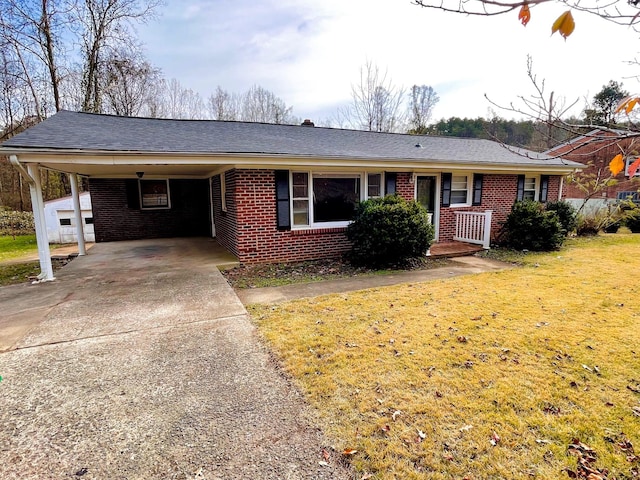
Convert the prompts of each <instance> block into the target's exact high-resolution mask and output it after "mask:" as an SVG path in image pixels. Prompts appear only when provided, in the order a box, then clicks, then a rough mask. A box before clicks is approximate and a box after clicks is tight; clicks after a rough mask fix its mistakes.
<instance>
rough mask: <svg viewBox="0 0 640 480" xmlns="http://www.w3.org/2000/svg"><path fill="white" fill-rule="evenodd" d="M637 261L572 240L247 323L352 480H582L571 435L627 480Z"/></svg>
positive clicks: (636, 420)
mask: <svg viewBox="0 0 640 480" xmlns="http://www.w3.org/2000/svg"><path fill="white" fill-rule="evenodd" d="M638 252H640V235H629V234H627V235H619V234H618V235H603V236H598V237H595V238H580V239H573V240H570V241H569V242H568V243H567V245H566V247H565V248H563V249H562V250H560V251H558V252H552V253H531V254H527V255H521V257H519V263H520V264H521V265H522V266H521V267H520V268H515V269H512V270H506V271H502V272H493V273H485V274H479V275H471V276H466V277H457V278H452V279H446V280H438V281H433V282H427V283H416V284H409V285H398V286H394V287H387V288H378V289H371V290H365V291H360V292H353V293H346V294H338V295H330V296H324V297H318V298H313V299H306V300H299V301H295V302H290V303H285V304H280V305H277V306H268V307H259V306H254V307H251V308H250V311H251V314H252V316H253V318H254V320H255V322H256V324H257V325H258V328H259V330H260V331H261V333H262V334H263V335H264V337H265V339H266V340H267V342H268V343H269V345H270V346H271V348H272V350H273V351H274V352H275V354H276V356H277V357H279V358H280V361H281V363H282V366H283V368H284V369H285V370H286V372H288V373H289V374H290V375H291V376H292V378H293V379H294V381H295V382H296V383H297V385H298V386H299V387H300V389H301V390H302V391H303V393H304V394H305V396H306V398H307V400H308V401H309V402H310V403H311V404H312V405H313V406H314V407H315V408H316V409H317V411H318V414H319V417H320V419H321V422H322V425H321V426H322V428H323V429H324V430H325V432H326V433H327V435H328V436H329V437H330V439H331V441H332V444H333V445H334V446H335V447H336V448H337V449H339V450H340V451H342V450H343V449H356V450H357V451H358V453H356V454H355V455H352V456H350V457H349V459H350V461H351V462H352V464H353V466H354V467H355V469H356V472H357V478H363V477H365V478H377V479H400V478H402V479H463V478H468V479H474V480H479V479H530V478H536V479H557V478H569V475H568V473H567V470H569V471H571V472H572V473H574V474H575V475H576V476H575V477H574V478H585V479H586V478H587V476H586V475H584V476H578V474H579V473H580V472H577V468H578V467H577V459H576V457H575V455H573V454H570V453H568V452H569V446H570V444H571V443H572V442H573V441H574V439H578V440H579V441H581V442H583V443H585V444H587V445H588V446H589V447H591V448H593V449H594V450H595V452H596V459H595V463H593V464H592V465H591V468H593V469H594V470H599V471H603V470H605V469H606V470H608V471H609V474H608V476H606V477H607V478H617V479H618V480H620V479H630V478H637V474H638V471H639V470H640V459H639V458H638V457H635V456H634V455H633V454H632V453H633V451H632V450H631V451H629V449H628V448H627V447H625V445H628V444H627V443H626V442H627V441H628V442H630V444H631V445H635V446H636V448H638V449H640V393H638V392H640V373H639V372H640V296H639V295H638V289H639V287H638V283H637V278H638V271H640V257H639V256H638ZM396 412H399V413H396ZM394 413H395V415H394ZM494 434H495V435H494ZM492 440H494V443H495V445H494V444H492V442H491V441H492ZM368 475H371V477H369V476H368ZM604 477H605V476H603V477H596V476H593V477H590V478H604Z"/></svg>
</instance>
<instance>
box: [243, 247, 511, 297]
mask: <svg viewBox="0 0 640 480" xmlns="http://www.w3.org/2000/svg"><path fill="white" fill-rule="evenodd" d="M450 261H451V262H452V263H451V265H448V266H445V267H440V268H434V269H431V270H415V271H409V272H399V273H393V274H388V275H370V276H358V277H352V278H341V279H337V280H328V281H324V282H312V283H303V284H294V285H285V286H282V287H266V288H254V289H251V288H246V289H238V290H236V293H237V295H238V297H239V298H240V300H241V301H242V303H244V304H245V305H251V304H254V303H261V304H272V303H279V302H286V301H289V300H295V299H298V298H307V297H317V296H319V295H327V294H331V293H343V292H350V291H354V290H365V289H367V288H378V287H386V286H389V285H397V284H400V283H416V282H427V281H430V280H438V279H443V278H451V277H457V276H460V275H469V274H472V273H483V272H495V271H500V270H505V269H507V268H513V265H511V264H508V263H504V262H499V261H497V260H491V259H488V258H480V257H474V256H469V257H456V258H451V259H450Z"/></svg>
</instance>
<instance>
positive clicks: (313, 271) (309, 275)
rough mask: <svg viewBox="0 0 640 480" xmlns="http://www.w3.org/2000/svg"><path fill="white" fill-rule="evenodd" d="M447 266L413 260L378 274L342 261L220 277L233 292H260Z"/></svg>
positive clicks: (253, 268)
mask: <svg viewBox="0 0 640 480" xmlns="http://www.w3.org/2000/svg"><path fill="white" fill-rule="evenodd" d="M447 263H448V261H447V260H446V259H430V258H415V259H412V260H410V261H409V262H407V264H405V265H403V266H396V267H391V268H388V269H385V270H380V269H373V268H367V267H356V266H354V265H352V264H350V263H349V262H347V261H346V260H343V259H324V260H314V261H307V262H293V263H269V264H257V265H240V266H237V267H234V268H231V269H228V270H223V271H222V274H223V275H224V276H225V278H226V279H227V281H228V282H229V283H230V284H231V286H232V287H234V288H262V287H278V286H282V285H290V284H293V283H308V282H319V281H323V280H333V279H336V278H346V277H355V276H358V275H384V274H387V273H393V272H398V271H408V270H427V269H431V268H437V267H442V266H444V265H447Z"/></svg>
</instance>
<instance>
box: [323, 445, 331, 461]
mask: <svg viewBox="0 0 640 480" xmlns="http://www.w3.org/2000/svg"><path fill="white" fill-rule="evenodd" d="M322 458H324V459H325V460H326V461H327V462H328V461H329V459H330V458H331V455H329V452H327V450H326V449H324V448H323V449H322Z"/></svg>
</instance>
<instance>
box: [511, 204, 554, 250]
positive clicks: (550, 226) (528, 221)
mask: <svg viewBox="0 0 640 480" xmlns="http://www.w3.org/2000/svg"><path fill="white" fill-rule="evenodd" d="M565 238H566V237H565V235H564V229H563V228H562V225H561V224H560V220H559V219H558V214H557V213H556V212H554V211H546V210H545V208H544V205H543V204H541V203H538V202H532V201H530V200H525V201H523V202H516V203H515V204H514V205H513V207H512V208H511V213H509V215H508V216H507V219H506V221H505V222H504V224H503V225H502V230H501V232H500V237H499V243H500V244H502V245H503V246H505V247H509V248H514V249H516V250H533V251H550V250H557V249H559V248H560V247H561V246H562V243H563V242H564V239H565Z"/></svg>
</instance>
